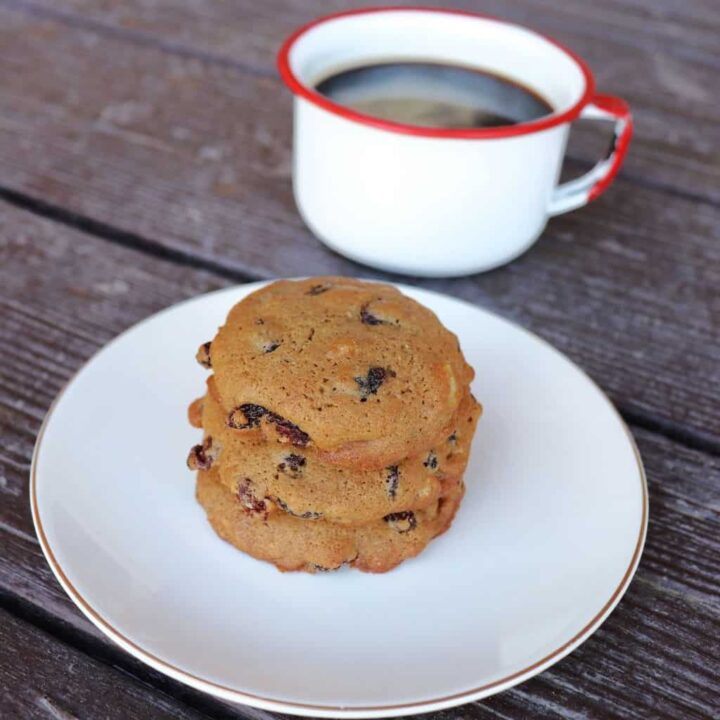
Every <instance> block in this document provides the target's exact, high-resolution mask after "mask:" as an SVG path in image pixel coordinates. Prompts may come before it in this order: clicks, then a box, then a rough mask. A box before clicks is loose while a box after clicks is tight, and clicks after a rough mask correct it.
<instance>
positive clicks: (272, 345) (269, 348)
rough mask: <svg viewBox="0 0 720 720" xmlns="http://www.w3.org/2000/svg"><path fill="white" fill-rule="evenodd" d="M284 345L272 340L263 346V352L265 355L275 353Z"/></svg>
mask: <svg viewBox="0 0 720 720" xmlns="http://www.w3.org/2000/svg"><path fill="white" fill-rule="evenodd" d="M281 344H282V343H281V342H280V341H279V340H270V342H266V343H265V344H264V345H263V352H264V353H271V352H275V350H277V349H278V348H279V347H280V345H281Z"/></svg>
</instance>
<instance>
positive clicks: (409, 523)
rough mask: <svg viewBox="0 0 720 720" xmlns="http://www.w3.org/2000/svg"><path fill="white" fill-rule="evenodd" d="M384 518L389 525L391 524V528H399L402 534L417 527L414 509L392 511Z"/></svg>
mask: <svg viewBox="0 0 720 720" xmlns="http://www.w3.org/2000/svg"><path fill="white" fill-rule="evenodd" d="M383 519H384V520H385V522H386V523H388V525H390V527H391V528H393V530H397V531H398V532H399V533H400V534H402V535H404V534H405V533H408V532H410V531H411V530H414V529H415V528H416V527H417V518H416V517H415V513H414V512H412V510H403V511H402V512H396V513H390V514H389V515H386V516H385V517H384V518H383Z"/></svg>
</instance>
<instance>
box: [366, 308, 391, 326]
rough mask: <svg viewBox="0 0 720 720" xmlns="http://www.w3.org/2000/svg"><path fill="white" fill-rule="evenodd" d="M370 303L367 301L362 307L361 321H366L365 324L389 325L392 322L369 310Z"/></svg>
mask: <svg viewBox="0 0 720 720" xmlns="http://www.w3.org/2000/svg"><path fill="white" fill-rule="evenodd" d="M368 305H370V303H365V304H364V305H363V306H362V307H361V308H360V322H362V323H364V324H365V325H389V324H390V323H388V322H387V321H386V320H381V319H380V318H379V317H377V316H376V315H373V314H372V313H371V312H370V311H369V310H368Z"/></svg>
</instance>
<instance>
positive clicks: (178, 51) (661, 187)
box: [0, 0, 720, 279]
mask: <svg viewBox="0 0 720 720" xmlns="http://www.w3.org/2000/svg"><path fill="white" fill-rule="evenodd" d="M0 6H2V7H5V8H6V9H8V10H11V11H13V12H18V13H21V14H24V15H27V16H30V17H38V18H44V19H48V20H52V21H54V22H57V23H59V24H62V25H65V26H67V27H71V28H76V29H79V30H87V31H90V32H93V33H96V34H97V35H100V36H104V37H108V38H113V39H116V40H119V41H121V42H127V43H129V44H133V45H136V46H138V47H146V48H152V49H155V50H158V51H160V52H163V53H166V54H169V55H175V56H176V57H181V58H185V59H189V60H197V61H198V62H201V63H204V64H206V65H209V66H215V67H221V68H226V69H230V70H236V71H237V72H239V73H243V74H245V75H252V76H255V77H264V78H269V79H272V80H276V81H278V82H280V79H279V77H278V75H277V73H276V71H275V69H274V68H273V69H271V70H270V69H268V68H261V67H255V66H254V65H250V64H249V63H243V62H239V61H237V60H233V59H232V58H229V57H226V56H224V55H220V54H218V53H212V52H206V51H203V50H198V49H194V48H189V47H187V46H186V45H184V44H182V43H179V42H173V41H169V40H164V39H161V38H158V37H154V36H152V35H149V34H146V33H143V32H140V31H137V30H132V29H130V28H122V27H113V26H112V25H107V24H105V23H103V22H101V21H98V20H93V19H90V18H84V17H81V16H79V15H77V14H75V13H72V12H67V11H62V10H57V9H55V8H49V7H46V6H43V5H38V4H36V3H34V2H32V0H0ZM565 159H566V160H569V161H571V162H575V163H577V164H578V165H580V166H586V167H587V168H589V167H590V166H591V163H589V162H588V161H587V160H586V159H583V158H578V157H574V156H572V155H566V158H565ZM619 177H621V178H623V180H625V181H627V182H629V183H631V184H633V185H637V186H638V187H643V188H646V189H649V190H655V191H656V192H658V193H661V194H665V195H669V196H671V197H677V198H680V199H683V200H687V201H690V202H695V203H698V204H702V205H708V206H710V207H714V208H720V202H718V201H716V200H715V199H714V198H712V197H711V196H709V195H704V194H702V193H697V192H692V191H687V190H683V189H681V188H675V187H672V186H671V185H668V184H667V183H663V182H658V181H656V180H652V179H650V178H645V177H642V176H639V175H635V174H634V173H629V174H628V173H627V172H626V171H624V170H621V171H620V173H619ZM4 192H12V191H11V190H6V191H4ZM113 230H114V231H115V232H122V231H119V230H116V229H113ZM218 267H219V268H221V272H224V270H225V269H224V268H222V266H220V265H218ZM223 277H229V276H226V275H224V276H223ZM231 279H232V278H231Z"/></svg>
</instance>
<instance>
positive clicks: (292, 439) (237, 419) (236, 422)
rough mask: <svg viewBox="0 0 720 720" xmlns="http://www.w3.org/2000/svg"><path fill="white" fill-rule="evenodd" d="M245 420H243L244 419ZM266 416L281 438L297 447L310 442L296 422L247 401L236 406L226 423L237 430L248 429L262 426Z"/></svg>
mask: <svg viewBox="0 0 720 720" xmlns="http://www.w3.org/2000/svg"><path fill="white" fill-rule="evenodd" d="M243 418H244V420H245V422H243V421H242V420H243ZM262 418H265V419H266V420H267V421H268V422H270V423H272V424H273V425H275V428H276V430H277V433H278V435H280V439H281V440H283V441H287V442H289V443H290V444H291V445H296V446H297V447H305V446H306V445H307V444H308V443H309V442H310V436H309V435H308V434H307V433H306V432H303V431H302V430H301V429H300V428H299V427H298V426H297V425H295V423H291V422H290V421H289V420H286V419H285V418H284V417H281V416H280V415H277V414H276V413H273V412H270V411H269V410H268V409H267V408H264V407H263V406H262V405H255V404H253V403H246V404H244V405H240V406H239V407H236V408H235V409H234V410H233V411H232V412H231V413H230V414H229V415H228V418H227V420H226V423H227V425H228V426H229V427H231V428H234V429H235V430H248V429H250V428H256V427H259V426H260V420H262Z"/></svg>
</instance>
